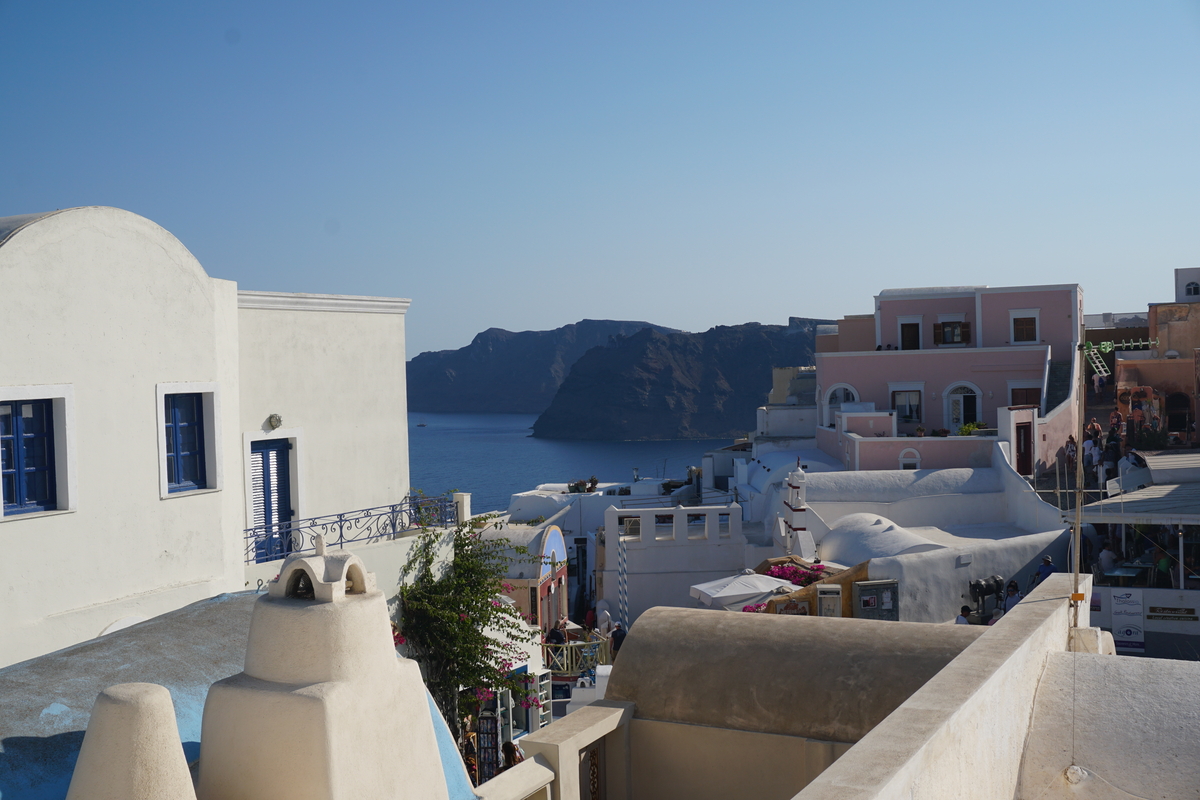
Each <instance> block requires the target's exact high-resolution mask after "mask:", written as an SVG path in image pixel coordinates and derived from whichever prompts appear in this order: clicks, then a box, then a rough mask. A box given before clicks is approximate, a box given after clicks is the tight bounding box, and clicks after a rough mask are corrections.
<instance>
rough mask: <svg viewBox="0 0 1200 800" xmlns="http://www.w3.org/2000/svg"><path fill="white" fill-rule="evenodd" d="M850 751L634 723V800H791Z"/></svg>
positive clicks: (841, 746) (789, 739)
mask: <svg viewBox="0 0 1200 800" xmlns="http://www.w3.org/2000/svg"><path fill="white" fill-rule="evenodd" d="M849 749H850V745H849V744H846V743H843V742H823V741H819V740H816V739H805V738H803V737H797V736H779V735H776V734H771V733H753V732H749V731H738V730H729V729H726V728H711V727H707V726H704V725H681V724H678V723H673V722H660V721H657V720H647V719H634V720H633V721H632V722H631V723H630V765H631V768H632V775H633V781H632V783H633V800H658V798H668V797H680V798H682V797H686V798H690V800H727V799H728V798H731V797H753V798H756V800H787V798H789V797H791V796H792V795H794V794H795V793H796V792H797V791H799V790H800V789H802V788H803V787H805V786H807V785H808V784H809V783H810V782H811V781H812V780H813V779H814V778H816V777H817V776H818V775H820V774H821V773H822V772H823V771H824V770H825V769H826V768H827V767H828V766H829V765H830V764H832V763H833V762H834V761H835V760H837V758H838V757H839V756H841V755H842V754H843V753H845V752H846V751H847V750H849Z"/></svg>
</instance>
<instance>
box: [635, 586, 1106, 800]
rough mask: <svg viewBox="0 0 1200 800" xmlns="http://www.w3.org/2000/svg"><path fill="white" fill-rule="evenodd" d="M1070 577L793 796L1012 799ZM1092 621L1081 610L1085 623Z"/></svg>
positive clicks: (1055, 648) (1057, 648) (1035, 596)
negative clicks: (1040, 684) (1038, 692)
mask: <svg viewBox="0 0 1200 800" xmlns="http://www.w3.org/2000/svg"><path fill="white" fill-rule="evenodd" d="M1071 582H1072V579H1071V576H1070V575H1066V574H1059V575H1052V576H1050V577H1049V578H1048V579H1046V581H1044V582H1043V583H1042V585H1041V586H1039V587H1038V588H1037V589H1036V590H1035V591H1034V592H1033V593H1032V594H1030V595H1029V597H1027V598H1025V599H1024V600H1022V601H1021V603H1020V604H1018V606H1017V607H1016V608H1015V609H1013V610H1012V611H1010V612H1009V613H1008V614H1006V615H1005V616H1004V617H1003V618H1002V619H1001V620H1000V621H999V622H997V623H996V624H995V625H994V626H992V627H990V628H988V629H987V632H986V633H985V634H984V635H983V636H981V637H980V638H979V639H978V640H976V641H975V642H974V643H973V644H971V645H970V646H969V647H967V648H966V649H965V650H964V651H963V652H962V654H961V655H959V656H958V657H957V658H955V659H954V660H953V661H951V662H950V663H949V664H948V665H947V666H946V668H945V669H943V670H942V671H941V672H939V673H938V674H937V675H936V676H934V677H933V678H932V679H931V680H929V681H928V682H927V683H925V685H924V686H922V687H921V688H920V689H919V690H917V691H916V692H915V693H914V694H913V695H912V696H911V697H910V698H908V699H907V700H906V701H905V702H904V703H903V704H901V705H900V706H899V707H898V708H897V709H896V710H895V711H894V712H892V714H891V715H889V716H888V717H887V718H886V719H885V720H883V721H882V722H881V723H879V725H877V726H876V727H875V728H874V729H873V730H871V732H870V733H868V734H867V735H866V736H865V737H863V738H862V740H861V741H859V742H858V744H856V745H855V746H854V747H852V748H851V749H850V751H849V752H847V753H846V754H845V755H843V756H842V757H841V758H839V759H838V760H837V761H836V762H834V764H833V765H832V766H830V767H829V769H827V770H826V771H825V772H823V773H822V774H821V775H820V776H819V777H817V779H816V780H814V781H813V782H812V783H811V784H810V785H809V786H808V787H806V788H805V789H804V790H803V791H802V792H800V793H799V794H798V795H796V796H795V800H867V799H868V798H871V799H872V800H873V799H874V798H884V797H887V798H892V797H895V798H910V797H923V798H934V797H946V798H963V797H970V798H972V799H973V800H1012V798H1013V797H1016V796H1017V782H1018V777H1019V774H1020V766H1021V757H1022V753H1023V752H1024V747H1025V737H1026V732H1027V731H1028V729H1029V723H1030V717H1031V714H1032V708H1033V699H1034V695H1035V693H1036V692H1037V688H1038V683H1039V681H1040V679H1041V675H1042V671H1043V668H1044V666H1045V663H1046V659H1047V656H1048V655H1049V654H1050V653H1052V652H1065V651H1066V649H1067V638H1068V631H1069V629H1070V624H1071V619H1070V602H1069V597H1070V594H1071ZM1090 584H1091V581H1090V576H1088V577H1087V578H1086V579H1085V583H1084V585H1083V587H1082V589H1083V591H1084V592H1085V593H1086V592H1088V591H1090ZM1087 617H1088V609H1087V606H1083V607H1082V608H1081V609H1080V619H1079V625H1080V626H1086V625H1087V623H1088V619H1087ZM888 624H892V625H895V624H897V623H888ZM630 639H632V636H631V637H630ZM897 669H898V670H902V669H903V664H902V662H901V663H898V664H897Z"/></svg>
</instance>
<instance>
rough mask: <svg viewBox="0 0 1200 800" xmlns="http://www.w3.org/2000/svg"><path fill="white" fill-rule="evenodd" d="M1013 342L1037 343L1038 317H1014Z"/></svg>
mask: <svg viewBox="0 0 1200 800" xmlns="http://www.w3.org/2000/svg"><path fill="white" fill-rule="evenodd" d="M1012 325H1013V341H1014V342H1036V341H1037V340H1038V338H1037V317H1013V321H1012Z"/></svg>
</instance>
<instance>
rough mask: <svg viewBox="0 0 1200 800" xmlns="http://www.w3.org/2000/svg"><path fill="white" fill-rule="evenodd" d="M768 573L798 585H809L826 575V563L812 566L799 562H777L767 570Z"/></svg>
mask: <svg viewBox="0 0 1200 800" xmlns="http://www.w3.org/2000/svg"><path fill="white" fill-rule="evenodd" d="M767 575H769V576H770V577H772V578H781V579H783V580H785V581H791V582H792V583H794V584H795V585H797V586H808V585H809V584H812V583H816V582H817V581H818V580H820V579H821V578H823V577H825V565H824V564H813V565H812V566H811V567H802V566H800V565H799V564H776V565H775V566H773V567H771V568H770V569H768V570H767Z"/></svg>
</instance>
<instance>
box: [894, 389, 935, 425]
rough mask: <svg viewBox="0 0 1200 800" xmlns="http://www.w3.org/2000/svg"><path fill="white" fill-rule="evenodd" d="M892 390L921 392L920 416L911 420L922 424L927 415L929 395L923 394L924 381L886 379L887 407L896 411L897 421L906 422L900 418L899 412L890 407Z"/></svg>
mask: <svg viewBox="0 0 1200 800" xmlns="http://www.w3.org/2000/svg"><path fill="white" fill-rule="evenodd" d="M892 392H920V393H921V418H920V419H917V420H912V422H914V423H916V424H917V425H924V424H925V420H926V419H927V418H928V417H929V411H928V405H929V404H928V402H927V401H928V400H929V396H928V395H926V394H925V381H888V408H889V409H891V410H892V411H894V412H896V419H897V421H898V422H906V420H902V419H900V413H899V411H897V410H896V409H894V408H892V407H891V406H892Z"/></svg>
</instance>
